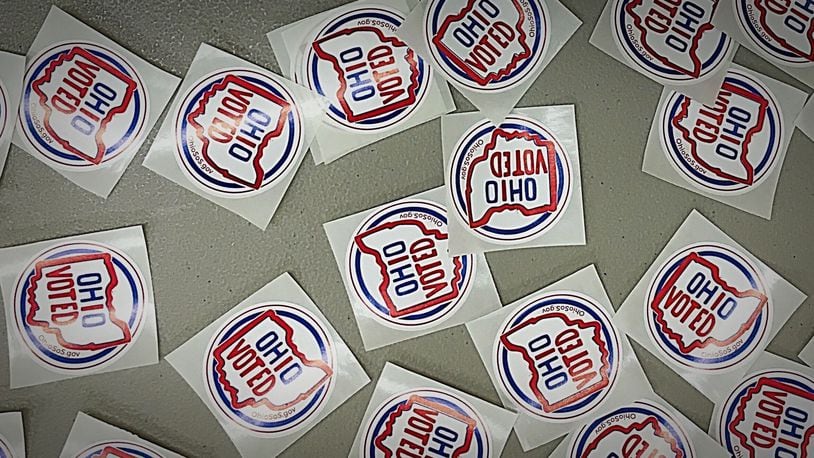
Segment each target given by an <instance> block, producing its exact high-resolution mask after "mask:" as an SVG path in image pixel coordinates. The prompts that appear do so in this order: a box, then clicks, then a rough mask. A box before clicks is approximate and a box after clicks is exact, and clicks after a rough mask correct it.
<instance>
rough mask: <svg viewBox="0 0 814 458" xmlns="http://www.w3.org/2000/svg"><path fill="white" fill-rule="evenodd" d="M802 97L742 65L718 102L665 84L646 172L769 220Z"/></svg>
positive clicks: (726, 82)
mask: <svg viewBox="0 0 814 458" xmlns="http://www.w3.org/2000/svg"><path fill="white" fill-rule="evenodd" d="M803 100H804V94H803V92H801V91H799V90H797V89H795V88H793V87H791V86H788V85H785V84H783V83H781V82H779V81H776V80H773V79H771V78H768V77H766V76H762V75H758V74H756V73H754V72H751V71H748V70H746V69H745V68H742V67H737V66H734V67H733V68H732V69H731V70H730V71H729V72H728V73H727V75H726V78H725V79H724V81H723V84H722V85H721V88H720V91H719V92H718V95H717V96H716V99H715V102H714V103H711V104H702V103H699V102H697V101H695V100H693V99H691V98H689V97H687V96H685V95H683V94H681V93H679V92H675V91H667V90H665V91H664V93H663V94H662V97H661V101H660V103H659V107H658V109H657V110H656V115H655V117H654V118H653V124H652V126H651V128H650V137H649V139H648V143H647V148H646V150H645V154H644V164H643V166H642V170H644V171H645V172H647V173H649V174H651V175H653V176H655V177H658V178H660V179H662V180H665V181H667V182H669V183H672V184H674V185H676V186H679V187H682V188H685V189H688V190H690V191H693V192H696V193H698V194H701V195H704V196H707V197H709V198H711V199H715V200H717V201H719V202H723V203H725V204H727V205H731V206H733V207H735V208H739V209H741V210H745V211H748V212H749V213H753V214H755V215H759V216H762V217H764V218H767V219H769V218H771V214H772V206H773V203H774V194H775V191H776V190H777V182H778V180H779V177H780V170H781V169H782V164H783V161H784V160H785V157H786V150H787V148H788V144H789V140H790V139H791V134H792V132H793V130H794V119H795V118H796V117H797V114H798V113H799V112H800V109H801V108H802V104H803Z"/></svg>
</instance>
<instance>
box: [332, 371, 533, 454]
mask: <svg viewBox="0 0 814 458" xmlns="http://www.w3.org/2000/svg"><path fill="white" fill-rule="evenodd" d="M516 417H517V414H515V413H514V412H510V411H508V410H504V409H502V408H500V407H497V406H494V405H492V404H489V403H487V402H485V401H482V400H480V399H478V398H476V397H474V396H471V395H468V394H466V393H463V392H461V391H459V390H456V389H454V388H451V387H448V386H446V385H443V384H441V383H439V382H436V381H435V380H431V379H429V378H426V377H422V376H420V375H418V374H414V373H412V372H409V371H407V370H405V369H402V368H400V367H398V366H396V365H393V364H391V363H387V364H386V365H385V367H384V370H383V371H382V374H381V376H380V377H379V381H378V383H377V384H376V390H375V391H374V392H373V396H372V397H371V399H370V403H369V404H368V407H367V411H366V412H365V416H364V419H363V420H362V424H361V425H360V427H359V432H358V433H357V434H356V439H355V440H354V442H353V446H352V447H351V450H350V453H349V454H348V456H349V457H352V458H390V457H419V456H421V457H424V456H439V457H440V456H449V457H457V458H475V457H477V458H493V457H494V458H496V457H499V456H500V455H501V452H502V450H503V447H504V445H505V444H506V440H507V439H508V437H509V433H510V432H511V429H512V425H513V424H514V421H515V418H516Z"/></svg>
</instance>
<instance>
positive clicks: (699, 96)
mask: <svg viewBox="0 0 814 458" xmlns="http://www.w3.org/2000/svg"><path fill="white" fill-rule="evenodd" d="M718 4H719V1H718V0H704V1H694V0H680V1H672V2H663V1H659V0H608V2H607V3H606V4H605V8H604V10H603V11H602V15H601V16H600V18H599V21H598V22H597V23H596V27H595V28H594V32H593V34H592V35H591V40H590V41H591V44H593V45H594V46H596V47H597V48H599V49H601V50H602V51H604V52H605V53H607V54H608V55H610V56H611V57H613V58H614V59H616V60H618V61H620V62H622V63H624V64H625V65H627V66H629V67H631V68H632V69H634V70H636V71H637V72H639V73H641V74H643V75H645V76H647V77H648V78H650V79H652V80H654V81H656V82H658V83H660V84H663V85H664V86H667V87H669V88H671V89H673V90H677V91H679V92H681V93H683V94H685V95H687V96H689V97H692V98H693V99H695V100H700V101H704V102H712V101H713V100H714V98H715V95H716V93H717V92H718V89H719V88H720V85H721V82H722V81H723V79H724V76H725V75H726V72H727V69H728V68H729V66H730V64H731V62H732V57H733V56H734V54H735V51H736V50H737V43H735V42H733V41H732V40H731V39H729V37H728V36H727V35H726V34H724V33H722V32H721V31H720V30H718V29H716V28H715V27H713V25H712V17H713V15H714V14H715V10H716V9H717V8H718Z"/></svg>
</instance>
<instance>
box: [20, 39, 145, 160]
mask: <svg viewBox="0 0 814 458" xmlns="http://www.w3.org/2000/svg"><path fill="white" fill-rule="evenodd" d="M23 81H24V85H23V97H22V103H21V104H20V110H19V121H20V125H21V127H22V129H21V133H22V135H23V137H25V138H26V139H27V141H28V142H29V143H30V144H31V146H32V147H33V148H34V149H35V150H36V151H37V152H38V153H39V154H40V156H41V157H42V158H44V159H45V160H46V162H47V163H48V164H50V165H53V166H55V167H57V168H61V169H66V170H73V171H83V170H96V169H97V168H98V167H99V166H101V165H108V164H110V163H111V162H112V161H114V160H116V159H118V158H121V157H124V156H127V155H128V153H130V152H133V149H135V148H138V147H139V146H140V141H141V139H142V137H143V135H145V127H146V124H147V118H148V112H149V97H148V95H147V91H146V89H145V86H144V83H143V82H142V80H141V76H140V75H139V74H138V72H137V71H136V70H135V68H134V67H133V66H132V65H131V64H130V63H129V62H128V61H127V59H125V58H124V57H123V56H121V55H120V54H118V53H116V52H114V51H111V50H110V49H107V48H105V47H102V46H100V45H98V44H94V43H85V42H66V43H61V44H57V45H55V46H53V47H51V48H49V49H46V50H44V51H42V52H40V53H39V55H37V56H36V57H35V58H34V59H32V61H31V63H30V64H29V66H28V70H27V71H26V74H25V78H24V80H23Z"/></svg>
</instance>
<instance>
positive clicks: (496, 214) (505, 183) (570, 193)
mask: <svg viewBox="0 0 814 458" xmlns="http://www.w3.org/2000/svg"><path fill="white" fill-rule="evenodd" d="M441 129H442V135H443V147H444V164H445V170H446V173H445V177H446V184H447V193H448V196H447V198H448V199H449V203H450V208H451V209H453V210H454V211H453V212H452V213H453V217H452V218H451V220H450V252H451V253H453V254H463V253H473V252H486V251H497V250H506V249H513V248H527V247H539V246H554V245H582V244H584V243H585V224H584V221H583V211H582V186H581V183H580V171H579V151H578V147H577V140H576V137H577V136H576V125H575V120H574V110H573V106H555V107H542V108H523V109H519V110H516V111H515V112H513V113H512V114H510V115H509V116H508V117H506V119H505V120H504V121H503V122H502V123H501V124H499V125H495V124H492V122H491V121H489V120H487V119H483V118H482V117H481V115H480V114H479V113H464V114H455V115H449V116H445V117H444V118H443V121H442V124H441Z"/></svg>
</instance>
